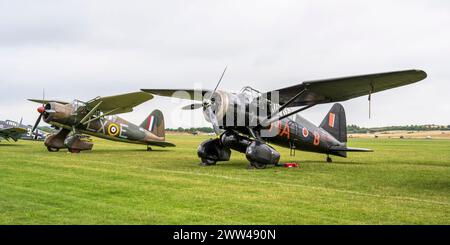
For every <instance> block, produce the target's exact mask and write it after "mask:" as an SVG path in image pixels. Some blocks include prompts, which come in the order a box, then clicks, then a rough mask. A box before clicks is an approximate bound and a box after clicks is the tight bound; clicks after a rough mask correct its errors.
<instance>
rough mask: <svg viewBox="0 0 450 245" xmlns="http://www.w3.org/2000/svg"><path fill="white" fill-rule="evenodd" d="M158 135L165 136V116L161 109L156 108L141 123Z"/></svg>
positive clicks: (143, 126)
mask: <svg viewBox="0 0 450 245" xmlns="http://www.w3.org/2000/svg"><path fill="white" fill-rule="evenodd" d="M140 126H141V127H142V128H145V129H146V130H148V131H150V132H152V133H153V134H154V135H156V136H158V137H165V134H166V133H165V128H164V116H163V113H162V112H161V111H160V110H154V111H153V112H152V113H150V115H149V116H148V117H147V118H145V120H144V121H143V122H142V123H141V125H140Z"/></svg>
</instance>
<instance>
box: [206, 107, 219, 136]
mask: <svg viewBox="0 0 450 245" xmlns="http://www.w3.org/2000/svg"><path fill="white" fill-rule="evenodd" d="M206 113H208V117H209V120H210V121H211V123H212V126H213V129H214V133H216V135H220V128H219V123H218V122H217V117H216V114H214V112H213V110H212V108H211V106H210V107H208V108H207V109H206Z"/></svg>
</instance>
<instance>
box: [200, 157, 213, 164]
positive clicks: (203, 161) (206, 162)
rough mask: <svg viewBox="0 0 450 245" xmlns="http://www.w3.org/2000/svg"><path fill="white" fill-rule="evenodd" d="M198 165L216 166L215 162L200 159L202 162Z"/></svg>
mask: <svg viewBox="0 0 450 245" xmlns="http://www.w3.org/2000/svg"><path fill="white" fill-rule="evenodd" d="M200 165H201V166H211V165H216V161H214V160H211V159H208V158H204V157H202V162H201V163H200Z"/></svg>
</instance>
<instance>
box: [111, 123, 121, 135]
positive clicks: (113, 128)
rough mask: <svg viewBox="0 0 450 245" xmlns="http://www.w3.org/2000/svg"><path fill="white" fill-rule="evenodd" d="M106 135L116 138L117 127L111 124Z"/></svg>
mask: <svg viewBox="0 0 450 245" xmlns="http://www.w3.org/2000/svg"><path fill="white" fill-rule="evenodd" d="M108 134H109V135H111V136H117V135H118V134H119V125H117V124H115V123H111V124H109V126H108Z"/></svg>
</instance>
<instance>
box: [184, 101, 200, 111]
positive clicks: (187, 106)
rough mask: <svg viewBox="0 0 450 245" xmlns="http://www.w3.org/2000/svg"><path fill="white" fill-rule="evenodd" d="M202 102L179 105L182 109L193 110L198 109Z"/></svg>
mask: <svg viewBox="0 0 450 245" xmlns="http://www.w3.org/2000/svg"><path fill="white" fill-rule="evenodd" d="M202 106H203V104H200V103H193V104H190V105H185V106H183V107H181V109H182V110H195V109H199V108H202Z"/></svg>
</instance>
